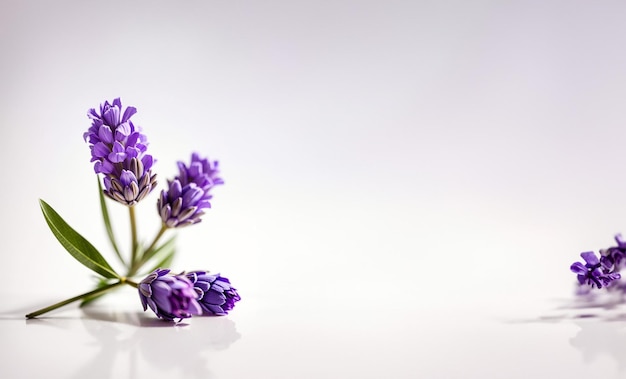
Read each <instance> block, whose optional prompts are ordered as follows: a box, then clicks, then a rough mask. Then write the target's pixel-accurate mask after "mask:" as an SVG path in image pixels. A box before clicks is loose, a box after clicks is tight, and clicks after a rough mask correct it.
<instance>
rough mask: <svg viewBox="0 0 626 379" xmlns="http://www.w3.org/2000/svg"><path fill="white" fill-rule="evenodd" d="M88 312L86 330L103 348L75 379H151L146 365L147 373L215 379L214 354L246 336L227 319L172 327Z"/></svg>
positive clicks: (142, 318) (133, 316)
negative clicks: (211, 364)
mask: <svg viewBox="0 0 626 379" xmlns="http://www.w3.org/2000/svg"><path fill="white" fill-rule="evenodd" d="M83 312H84V313H85V316H86V317H85V318H82V319H81V320H82V322H83V325H84V327H85V329H86V330H87V332H88V333H89V334H90V335H91V336H93V337H94V338H95V342H94V344H96V345H97V346H99V348H100V349H99V351H98V353H97V354H96V355H95V356H94V358H93V359H92V360H91V361H89V362H86V363H85V364H84V366H82V367H81V368H80V369H79V370H78V371H77V372H76V374H75V375H74V378H81V379H82V378H86V377H92V376H93V372H94V369H95V368H97V370H98V371H99V372H98V374H99V375H101V377H106V378H110V377H115V378H124V377H128V378H133V379H139V378H144V377H146V375H147V373H144V371H146V366H147V367H149V368H150V369H149V370H148V372H153V371H154V370H155V369H156V370H158V371H159V372H169V373H170V374H177V375H176V376H182V375H184V376H185V377H190V378H211V377H213V376H214V375H213V374H212V373H211V371H210V370H209V368H208V366H209V358H210V356H211V352H212V351H219V350H225V349H227V348H228V347H229V346H230V345H231V344H232V343H234V342H235V341H237V340H238V339H239V338H240V337H241V335H240V334H239V333H238V332H237V329H236V325H235V323H234V322H233V321H232V320H230V319H229V318H226V317H203V318H197V319H194V322H193V325H191V324H185V323H180V324H178V325H177V326H174V327H172V325H171V324H170V323H166V322H163V321H161V320H157V319H154V318H149V317H147V316H145V315H144V314H143V313H141V312H130V313H127V312H111V311H107V310H104V309H97V308H89V309H83ZM102 321H108V322H102ZM126 367H128V368H127V369H126ZM114 370H115V371H114Z"/></svg>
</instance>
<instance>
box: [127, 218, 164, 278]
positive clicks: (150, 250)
mask: <svg viewBox="0 0 626 379" xmlns="http://www.w3.org/2000/svg"><path fill="white" fill-rule="evenodd" d="M167 229H168V228H167V225H165V224H161V229H160V230H159V232H158V233H157V235H156V236H155V237H154V239H153V240H152V243H151V244H150V246H148V248H147V249H146V250H144V253H143V254H142V256H141V258H140V259H138V260H137V261H134V262H133V264H132V265H131V266H130V270H129V271H128V275H127V276H133V275H135V274H136V273H137V270H139V269H140V268H141V266H142V265H143V264H144V263H146V262H147V261H148V259H150V258H151V257H152V254H153V252H154V250H155V248H156V245H157V242H159V240H160V239H161V237H162V236H163V234H164V233H165V231H166V230H167Z"/></svg>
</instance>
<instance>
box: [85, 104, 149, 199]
mask: <svg viewBox="0 0 626 379" xmlns="http://www.w3.org/2000/svg"><path fill="white" fill-rule="evenodd" d="M136 112H137V109H136V108H134V107H127V108H126V110H124V111H123V112H122V102H121V101H120V99H119V98H117V99H115V100H113V103H112V104H110V103H109V102H108V101H107V102H105V103H104V104H102V105H101V106H100V112H98V111H96V110H95V109H90V110H89V112H87V116H88V117H89V118H90V119H91V120H92V123H91V127H90V128H89V130H87V132H86V133H85V134H83V138H84V139H85V141H87V142H88V143H89V147H90V149H91V161H92V162H95V163H94V171H95V172H96V174H103V175H104V188H105V189H104V192H105V194H106V195H107V196H109V197H110V198H112V199H113V200H116V201H119V202H120V203H123V204H126V205H129V206H130V205H135V204H136V203H137V202H139V201H140V200H141V199H143V198H144V197H145V196H146V195H147V194H148V193H150V191H152V189H153V188H154V187H155V186H156V175H153V174H152V171H151V169H152V165H153V163H154V159H153V158H152V156H151V155H149V154H146V150H147V148H148V141H147V139H146V136H145V135H143V134H141V131H140V129H139V128H138V127H135V125H134V124H133V122H132V121H131V120H130V118H131V117H132V116H133V115H134V114H135V113H136Z"/></svg>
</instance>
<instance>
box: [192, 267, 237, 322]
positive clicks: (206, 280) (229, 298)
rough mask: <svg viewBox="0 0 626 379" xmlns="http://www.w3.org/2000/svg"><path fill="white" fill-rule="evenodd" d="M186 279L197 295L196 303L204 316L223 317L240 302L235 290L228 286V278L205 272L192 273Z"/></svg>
mask: <svg viewBox="0 0 626 379" xmlns="http://www.w3.org/2000/svg"><path fill="white" fill-rule="evenodd" d="M187 278H189V280H191V282H192V283H193V289H194V290H196V292H197V293H198V302H199V303H200V306H201V307H202V311H203V314H204V315H216V316H223V315H226V314H228V311H230V310H231V309H233V307H234V306H235V302H237V301H239V300H241V297H240V296H239V294H238V293H237V290H236V289H235V288H233V287H232V286H231V285H230V281H229V280H228V278H224V277H222V276H220V274H215V275H212V274H209V273H208V272H207V271H192V272H190V273H187Z"/></svg>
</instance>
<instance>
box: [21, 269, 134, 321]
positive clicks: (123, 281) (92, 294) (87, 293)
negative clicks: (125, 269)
mask: <svg viewBox="0 0 626 379" xmlns="http://www.w3.org/2000/svg"><path fill="white" fill-rule="evenodd" d="M125 282H126V283H128V281H127V280H126V279H125V278H122V279H121V280H120V281H119V282H115V283H112V284H109V285H106V286H104V287H101V288H96V289H95V290H93V291H89V292H86V293H84V294H82V295H78V296H74V297H72V298H70V299H67V300H64V301H61V302H59V303H56V304H53V305H50V306H49V307H45V308H42V309H40V310H38V311H35V312H32V313H29V314H27V315H26V318H34V317H37V316H39V315H42V314H44V313H46V312H50V311H52V310H55V309H57V308H60V307H62V306H64V305H67V304H70V303H73V302H75V301H78V300H81V299H85V298H87V297H90V296H94V295H98V294H100V293H103V292H106V291H109V290H111V289H113V288H115V287H117V286H119V285H122V284H124V283H125ZM128 284H130V285H131V286H132V285H133V284H134V286H136V285H137V284H136V283H134V282H132V284H131V283H128Z"/></svg>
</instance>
